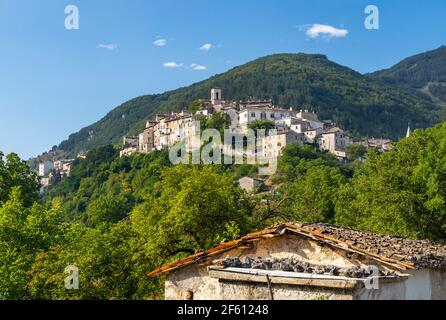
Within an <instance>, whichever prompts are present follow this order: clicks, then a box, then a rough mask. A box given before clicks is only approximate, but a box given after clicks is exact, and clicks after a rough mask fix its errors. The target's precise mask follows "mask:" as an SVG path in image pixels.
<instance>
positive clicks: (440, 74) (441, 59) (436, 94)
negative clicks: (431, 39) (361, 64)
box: [369, 46, 446, 103]
mask: <svg viewBox="0 0 446 320" xmlns="http://www.w3.org/2000/svg"><path fill="white" fill-rule="evenodd" d="M369 76H370V77H371V78H372V79H375V80H380V81H383V82H385V83H387V84H396V85H401V86H405V87H409V88H413V89H420V90H421V91H423V92H425V93H426V94H428V95H429V96H431V97H432V98H433V101H434V102H436V103H446V46H441V47H440V48H438V49H436V50H432V51H428V52H424V53H421V54H417V55H415V56H412V57H409V58H407V59H404V60H403V61H401V62H399V63H398V64H396V65H394V66H393V67H391V68H389V69H385V70H381V71H377V72H374V73H371V74H370V75H369Z"/></svg>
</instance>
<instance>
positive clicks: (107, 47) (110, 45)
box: [98, 43, 118, 51]
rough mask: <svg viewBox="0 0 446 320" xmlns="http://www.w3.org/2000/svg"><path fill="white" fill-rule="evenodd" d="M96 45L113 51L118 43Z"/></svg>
mask: <svg viewBox="0 0 446 320" xmlns="http://www.w3.org/2000/svg"><path fill="white" fill-rule="evenodd" d="M98 47H99V48H102V49H106V50H110V51H114V50H116V49H118V45H117V44H114V43H108V44H100V45H99V46H98Z"/></svg>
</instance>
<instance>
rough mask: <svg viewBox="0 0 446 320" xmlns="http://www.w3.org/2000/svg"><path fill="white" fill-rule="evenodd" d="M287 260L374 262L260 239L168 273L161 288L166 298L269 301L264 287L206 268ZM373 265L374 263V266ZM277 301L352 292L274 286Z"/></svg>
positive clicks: (301, 242)
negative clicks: (235, 261)
mask: <svg viewBox="0 0 446 320" xmlns="http://www.w3.org/2000/svg"><path fill="white" fill-rule="evenodd" d="M235 257H237V258H240V259H241V260H244V258H245V257H251V258H257V257H261V258H264V259H266V258H278V259H283V258H289V259H299V260H301V261H307V262H311V263H312V264H320V265H330V266H337V267H341V268H348V267H353V266H358V267H366V266H367V265H369V264H373V263H374V262H371V261H368V260H367V259H364V258H362V257H359V256H356V255H353V256H350V257H347V256H346V254H345V252H344V251H342V250H334V249H333V248H331V247H329V246H327V245H320V244H319V243H318V242H316V241H313V240H309V239H307V238H304V237H300V236H295V235H284V236H281V237H276V238H271V239H262V240H259V241H257V242H255V243H254V245H253V247H252V248H235V249H232V250H229V251H226V252H224V253H221V254H218V255H216V256H213V257H212V259H209V260H208V261H206V262H205V263H203V264H194V265H190V266H187V267H184V268H182V269H179V270H177V271H174V272H172V273H171V274H170V275H168V277H167V281H166V286H165V297H166V299H168V300H170V299H174V300H181V299H190V298H193V299H194V300H202V299H210V300H221V299H270V292H269V289H268V288H267V286H266V285H262V284H260V283H259V284H253V283H242V282H240V283H229V282H227V281H226V282H225V281H219V280H218V279H214V278H210V277H209V276H208V270H207V268H208V266H209V265H211V264H212V261H213V260H218V259H225V258H235ZM375 264H376V263H375ZM274 295H275V296H276V297H275V298H277V299H293V300H295V299H352V298H353V292H350V293H347V292H346V291H345V290H328V289H325V288H315V287H295V286H283V285H281V286H277V285H274Z"/></svg>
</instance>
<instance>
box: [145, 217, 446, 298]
mask: <svg viewBox="0 0 446 320" xmlns="http://www.w3.org/2000/svg"><path fill="white" fill-rule="evenodd" d="M161 275H164V276H165V277H166V282H165V298H166V299H168V300H182V299H189V300H192V299H194V300H203V299H205V300H269V299H275V300H396V299H398V300H412V299H421V300H437V299H446V246H445V245H440V244H434V243H431V242H429V241H417V240H409V239H404V238H400V237H394V236H387V235H381V234H376V233H372V232H365V231H358V230H353V229H349V228H344V227H337V226H332V225H326V224H312V225H304V224H298V223H287V224H280V225H275V226H273V227H270V228H267V229H265V230H262V231H260V232H256V233H252V234H249V235H247V236H245V237H243V238H240V239H238V240H234V241H230V242H227V243H223V244H221V245H219V246H217V247H215V248H213V249H210V250H207V251H203V252H200V253H197V254H195V255H193V256H190V257H187V258H185V259H183V260H181V261H178V262H176V263H173V264H170V265H167V266H164V267H162V268H160V269H157V270H154V271H152V272H150V273H149V277H156V276H161Z"/></svg>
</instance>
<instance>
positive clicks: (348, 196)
mask: <svg viewBox="0 0 446 320" xmlns="http://www.w3.org/2000/svg"><path fill="white" fill-rule="evenodd" d="M366 159H367V160H366V162H365V164H364V165H363V166H361V167H360V168H359V169H358V170H357V172H356V173H355V176H354V178H353V179H352V181H351V182H350V183H349V184H347V185H346V186H344V187H343V188H341V190H340V193H339V198H338V201H337V203H336V222H337V223H338V224H343V225H347V226H352V227H356V228H359V229H367V230H372V231H375V232H381V233H386V234H397V235H401V236H406V237H412V238H420V239H425V238H429V239H433V240H442V241H444V240H445V239H446V214H445V212H446V167H445V163H446V123H443V124H441V125H438V126H436V127H434V128H431V129H427V130H425V131H419V130H417V131H415V132H414V134H413V135H412V136H411V138H409V139H402V140H401V141H399V142H398V143H397V144H396V145H395V146H394V148H393V149H392V150H391V151H389V152H386V153H384V154H380V153H379V152H377V151H376V150H371V151H370V152H369V153H367V155H366Z"/></svg>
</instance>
